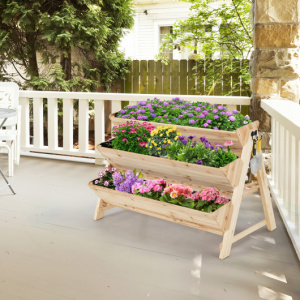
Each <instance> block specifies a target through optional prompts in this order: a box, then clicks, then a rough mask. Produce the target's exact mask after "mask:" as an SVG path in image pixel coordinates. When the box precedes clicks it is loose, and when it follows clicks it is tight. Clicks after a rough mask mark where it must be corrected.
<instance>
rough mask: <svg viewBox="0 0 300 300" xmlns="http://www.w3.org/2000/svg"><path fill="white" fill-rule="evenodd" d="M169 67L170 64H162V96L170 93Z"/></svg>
mask: <svg viewBox="0 0 300 300" xmlns="http://www.w3.org/2000/svg"><path fill="white" fill-rule="evenodd" d="M170 76H171V66H170V64H167V65H165V64H163V87H162V92H163V94H170V93H171V77H170Z"/></svg>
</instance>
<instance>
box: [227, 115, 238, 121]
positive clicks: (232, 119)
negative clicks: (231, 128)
mask: <svg viewBox="0 0 300 300" xmlns="http://www.w3.org/2000/svg"><path fill="white" fill-rule="evenodd" d="M228 119H229V120H230V121H231V122H234V121H235V120H236V119H235V117H234V116H231V117H229V118H228Z"/></svg>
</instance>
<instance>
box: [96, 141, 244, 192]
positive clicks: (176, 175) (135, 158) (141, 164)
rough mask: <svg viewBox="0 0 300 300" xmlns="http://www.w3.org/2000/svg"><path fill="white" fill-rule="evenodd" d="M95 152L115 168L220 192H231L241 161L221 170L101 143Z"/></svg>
mask: <svg viewBox="0 0 300 300" xmlns="http://www.w3.org/2000/svg"><path fill="white" fill-rule="evenodd" d="M104 144H105V143H104ZM97 149H98V151H99V152H100V153H101V154H102V155H103V157H104V158H105V159H106V160H107V162H108V163H109V164H110V165H111V166H113V167H115V168H117V169H121V170H134V169H136V170H137V171H138V172H141V173H142V174H143V175H145V177H147V176H150V177H161V178H164V179H166V180H167V182H179V183H182V184H184V185H188V186H190V187H193V188H198V187H199V186H200V184H201V186H215V187H217V188H219V189H220V190H222V191H227V192H232V191H233V189H234V188H235V187H236V186H237V185H238V181H239V179H240V178H239V176H238V174H239V171H240V170H239V169H240V168H241V166H242V164H241V159H240V158H238V159H237V160H235V161H233V162H232V163H230V164H228V165H227V166H225V167H223V168H213V167H207V166H202V165H197V164H191V163H186V162H181V161H176V160H171V159H167V158H163V157H155V156H150V155H143V154H137V153H132V152H127V151H121V150H115V149H112V148H107V147H104V146H102V145H101V144H100V145H98V146H97Z"/></svg>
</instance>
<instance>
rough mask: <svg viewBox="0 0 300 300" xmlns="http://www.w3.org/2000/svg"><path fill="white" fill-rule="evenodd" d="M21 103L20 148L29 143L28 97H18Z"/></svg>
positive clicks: (27, 145)
mask: <svg viewBox="0 0 300 300" xmlns="http://www.w3.org/2000/svg"><path fill="white" fill-rule="evenodd" d="M20 104H21V107H22V108H21V126H20V128H21V148H26V147H29V144H30V117H29V98H20Z"/></svg>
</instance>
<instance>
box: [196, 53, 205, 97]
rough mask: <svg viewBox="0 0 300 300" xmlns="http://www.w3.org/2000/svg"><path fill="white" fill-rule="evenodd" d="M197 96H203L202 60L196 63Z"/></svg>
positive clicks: (203, 75) (203, 76)
mask: <svg viewBox="0 0 300 300" xmlns="http://www.w3.org/2000/svg"><path fill="white" fill-rule="evenodd" d="M197 94H199V95H204V94H205V74H204V60H203V59H201V60H198V61H197Z"/></svg>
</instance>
